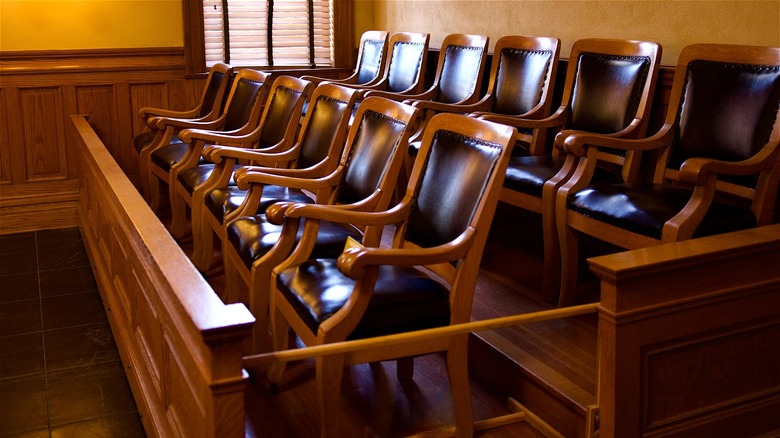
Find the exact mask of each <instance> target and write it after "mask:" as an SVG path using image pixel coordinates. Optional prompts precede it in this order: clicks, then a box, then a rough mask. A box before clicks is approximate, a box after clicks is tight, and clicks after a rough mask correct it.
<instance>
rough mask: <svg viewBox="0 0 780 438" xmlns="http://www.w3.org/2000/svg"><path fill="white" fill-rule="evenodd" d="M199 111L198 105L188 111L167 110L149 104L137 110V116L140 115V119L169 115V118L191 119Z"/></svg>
mask: <svg viewBox="0 0 780 438" xmlns="http://www.w3.org/2000/svg"><path fill="white" fill-rule="evenodd" d="M199 111H200V106H198V107H197V108H193V109H191V110H188V111H174V110H169V109H164V108H153V107H150V106H145V107H143V108H141V109H139V110H138V117H141V118H142V119H145V118H147V117H171V118H181V119H191V118H194V117H195V116H197V115H198V112H199Z"/></svg>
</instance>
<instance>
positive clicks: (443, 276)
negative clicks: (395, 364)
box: [269, 114, 515, 437]
mask: <svg viewBox="0 0 780 438" xmlns="http://www.w3.org/2000/svg"><path fill="white" fill-rule="evenodd" d="M514 137H515V132H514V130H513V129H511V128H510V127H507V126H502V125H497V124H492V123H489V122H485V121H482V120H477V119H474V118H469V117H466V116H462V115H456V114H439V115H436V116H434V118H432V119H431V121H430V123H428V126H427V128H426V130H425V133H424V135H423V140H422V148H421V150H420V156H419V159H418V160H417V161H416V162H415V167H414V169H413V172H412V175H411V179H410V182H409V184H408V187H407V188H406V192H405V195H404V198H403V200H402V201H401V203H400V204H398V205H397V206H395V207H393V208H392V209H390V210H387V211H384V212H378V213H362V212H354V211H348V210H344V209H339V208H334V207H329V206H321V205H303V204H297V205H292V206H287V207H286V208H284V209H283V210H284V211H283V212H282V211H280V212H278V213H280V214H281V213H283V215H284V218H285V221H286V223H287V222H290V221H293V222H297V221H304V222H305V225H304V231H303V237H302V238H301V241H300V243H299V245H298V246H297V247H296V249H295V251H294V252H293V253H292V255H291V256H290V257H289V258H288V259H287V260H285V262H284V263H282V264H280V265H279V266H278V267H277V268H276V269H274V271H273V277H272V283H271V285H272V288H273V292H272V295H271V300H272V301H271V305H272V313H271V318H272V333H273V338H274V347H275V349H277V350H283V349H286V348H287V347H288V329H289V327H292V329H293V330H294V331H295V333H296V334H297V335H298V336H299V337H300V339H301V340H302V341H303V343H304V344H306V345H315V344H327V343H331V342H338V341H343V340H346V339H358V338H365V337H373V336H382V335H386V334H395V333H403V332H408V331H413V330H418V329H424V328H431V327H437V326H446V325H448V324H457V323H463V322H468V321H469V318H470V316H471V306H472V296H473V294H474V287H475V283H476V278H477V274H478V272H479V263H480V259H481V257H482V251H483V249H484V245H485V240H486V238H487V232H488V229H489V227H490V222H491V220H492V217H493V214H494V211H495V207H496V203H497V202H498V190H499V189H500V187H501V180H502V179H503V177H504V174H505V170H506V165H507V161H508V158H509V153H508V152H509V149H510V146H511V145H512V144H513V142H514V140H515V138H514ZM321 221H330V222H340V223H349V224H362V225H363V226H366V227H376V228H379V229H381V228H382V227H383V226H385V225H394V226H395V234H394V238H393V243H392V245H391V247H389V248H380V247H378V245H377V244H376V241H374V240H373V239H365V238H364V240H363V242H362V245H361V244H357V245H354V246H352V247H349V248H348V249H346V250H344V251H343V252H342V253H341V255H339V256H338V258H335V259H334V258H330V259H327V258H312V254H310V252H309V249H310V248H311V247H312V245H311V242H310V240H309V237H310V233H309V231H308V228H309V227H316V226H317V224H318V223H319V222H321ZM372 235H373V234H369V233H366V234H365V236H372ZM431 272H432V273H435V275H431V274H430V273H431ZM435 278H438V280H437V279H435ZM288 325H289V327H288ZM467 344H468V335H467V334H466V335H459V336H454V337H452V338H446V339H441V340H432V341H430V342H421V343H416V344H411V345H406V346H404V347H403V348H401V347H399V346H393V345H391V344H387V345H383V347H382V348H374V349H371V350H367V351H359V352H357V353H354V354H343V355H332V356H327V357H319V358H317V359H316V379H317V387H318V390H317V394H318V397H319V405H320V421H321V425H322V426H321V427H322V434H321V435H322V436H333V437H335V436H339V431H338V429H339V410H340V404H341V402H340V397H339V394H340V391H341V379H342V373H343V368H344V366H346V365H350V364H353V363H359V362H373V361H381V360H389V359H399V368H398V369H399V377H400V378H402V379H406V380H410V379H411V377H412V371H413V362H412V357H413V356H416V355H421V354H427V353H433V352H439V351H444V352H446V360H447V370H448V373H449V378H450V384H451V386H452V394H453V399H454V405H455V424H456V435H457V436H471V434H472V433H473V420H472V410H471V396H470V391H469V382H468V369H467V362H468V357H467ZM283 368H284V366H283V364H281V365H280V364H275V365H274V366H272V368H271V370H270V371H269V380H270V381H271V382H272V384H278V383H279V382H280V381H281V378H282V377H283Z"/></svg>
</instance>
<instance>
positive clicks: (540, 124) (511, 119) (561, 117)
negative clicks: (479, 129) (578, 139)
mask: <svg viewBox="0 0 780 438" xmlns="http://www.w3.org/2000/svg"><path fill="white" fill-rule="evenodd" d="M568 114H569V110H568V108H566V107H560V108H558V111H556V112H555V113H554V114H553V115H551V116H550V117H547V118H544V119H529V118H526V117H522V116H503V115H500V114H492V113H491V114H485V115H482V116H479V118H480V119H482V120H487V121H489V122H496V123H501V124H502V125H509V126H513V127H515V128H525V129H538V128H554V127H557V126H563V124H564V123H566V119H568Z"/></svg>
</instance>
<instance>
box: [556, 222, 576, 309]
mask: <svg viewBox="0 0 780 438" xmlns="http://www.w3.org/2000/svg"><path fill="white" fill-rule="evenodd" d="M558 239H559V242H560V245H561V292H560V295H559V297H558V307H566V306H569V305H571V304H572V303H573V302H574V294H575V293H576V291H577V268H578V266H577V264H578V258H579V254H578V252H579V248H578V247H579V243H578V241H577V233H576V232H575V231H574V230H572V229H571V228H569V227H566V226H564V227H559V228H558Z"/></svg>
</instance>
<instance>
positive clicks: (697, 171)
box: [679, 143, 778, 185]
mask: <svg viewBox="0 0 780 438" xmlns="http://www.w3.org/2000/svg"><path fill="white" fill-rule="evenodd" d="M777 149H778V143H767V144H766V145H765V146H764V147H763V148H761V150H760V151H759V152H758V153H757V154H755V155H753V156H752V157H750V158H748V159H747V160H742V161H721V160H714V159H709V158H689V159H687V160H685V162H683V164H682V166H681V167H680V173H679V178H680V181H683V182H688V183H692V184H695V185H703V184H705V182H706V181H707V177H708V176H709V175H711V174H713V173H720V174H726V175H737V176H739V175H750V174H754V173H758V172H761V171H762V170H767V169H769V168H771V167H772V165H773V164H774V162H775V155H774V154H775V152H776V151H777Z"/></svg>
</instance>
